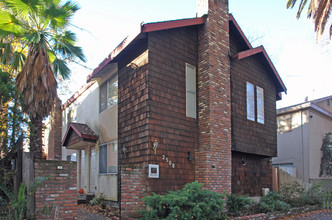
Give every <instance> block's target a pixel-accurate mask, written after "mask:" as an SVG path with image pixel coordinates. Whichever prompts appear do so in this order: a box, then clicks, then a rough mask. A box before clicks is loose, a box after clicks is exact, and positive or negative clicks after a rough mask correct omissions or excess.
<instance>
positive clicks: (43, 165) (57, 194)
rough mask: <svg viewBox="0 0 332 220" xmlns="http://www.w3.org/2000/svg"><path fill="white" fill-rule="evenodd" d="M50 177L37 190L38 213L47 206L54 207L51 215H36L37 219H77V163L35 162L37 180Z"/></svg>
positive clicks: (36, 204) (36, 203)
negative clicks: (55, 216)
mask: <svg viewBox="0 0 332 220" xmlns="http://www.w3.org/2000/svg"><path fill="white" fill-rule="evenodd" d="M37 177H49V179H48V180H46V181H44V182H43V183H42V184H41V185H40V186H39V187H38V188H37V190H36V194H35V206H36V211H38V210H40V209H42V208H43V207H44V206H45V205H46V206H49V205H52V206H53V210H52V212H51V214H50V215H48V216H45V215H42V214H40V213H37V212H36V213H37V214H36V219H55V218H54V215H57V216H58V219H77V211H78V206H77V187H76V184H77V183H76V179H77V171H76V162H67V161H51V160H38V161H36V162H35V178H37Z"/></svg>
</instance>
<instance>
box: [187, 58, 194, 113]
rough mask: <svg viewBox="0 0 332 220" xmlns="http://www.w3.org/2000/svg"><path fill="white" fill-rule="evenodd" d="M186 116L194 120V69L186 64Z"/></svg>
mask: <svg viewBox="0 0 332 220" xmlns="http://www.w3.org/2000/svg"><path fill="white" fill-rule="evenodd" d="M186 115H187V117H191V118H196V68H195V67H194V66H193V65H190V64H186Z"/></svg>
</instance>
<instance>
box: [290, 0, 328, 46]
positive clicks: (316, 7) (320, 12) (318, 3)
mask: <svg viewBox="0 0 332 220" xmlns="http://www.w3.org/2000/svg"><path fill="white" fill-rule="evenodd" d="M296 2H297V0H288V1H287V8H293V7H294V5H295V4H296ZM331 2H332V1H331V0H310V2H309V7H308V11H307V16H308V18H312V19H313V20H314V23H315V32H316V34H317V40H318V39H319V38H320V37H321V36H322V35H323V33H324V30H325V26H326V23H327V21H328V19H329V16H330V11H331V7H332V5H331ZM307 3H308V0H301V2H300V5H299V8H298V11H297V15H296V17H297V18H300V16H301V13H302V11H303V9H304V7H305V5H306V4H307ZM329 35H330V39H331V36H332V25H331V26H330V30H329Z"/></svg>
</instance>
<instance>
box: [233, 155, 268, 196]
mask: <svg viewBox="0 0 332 220" xmlns="http://www.w3.org/2000/svg"><path fill="white" fill-rule="evenodd" d="M269 159H270V158H269V157H264V156H259V155H253V154H245V153H239V152H234V151H233V153H232V193H237V194H241V195H248V196H262V188H269V189H270V190H272V165H271V164H270V162H269ZM243 163H245V165H244V164H243Z"/></svg>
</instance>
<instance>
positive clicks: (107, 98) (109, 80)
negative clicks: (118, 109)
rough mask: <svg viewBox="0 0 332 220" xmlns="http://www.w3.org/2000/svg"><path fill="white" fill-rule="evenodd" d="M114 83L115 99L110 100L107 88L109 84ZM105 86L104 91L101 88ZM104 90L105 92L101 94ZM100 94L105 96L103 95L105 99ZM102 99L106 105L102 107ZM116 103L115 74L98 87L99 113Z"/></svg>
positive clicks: (116, 78) (116, 80) (116, 82)
mask: <svg viewBox="0 0 332 220" xmlns="http://www.w3.org/2000/svg"><path fill="white" fill-rule="evenodd" d="M113 84H115V86H116V97H115V99H114V100H113V101H112V102H110V100H109V99H110V97H109V94H110V93H109V89H110V86H111V85H113ZM105 87H106V91H102V88H104V89H105ZM104 92H106V94H102V93H104ZM102 95H104V96H106V97H104V98H105V99H106V100H102ZM102 101H104V102H105V103H104V104H105V105H106V107H104V108H102ZM117 103H118V77H117V76H113V77H112V78H110V79H108V80H107V81H106V82H104V83H103V84H102V85H101V86H100V87H99V113H102V112H103V111H105V110H107V109H108V108H110V107H112V106H114V105H116V104H117Z"/></svg>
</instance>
